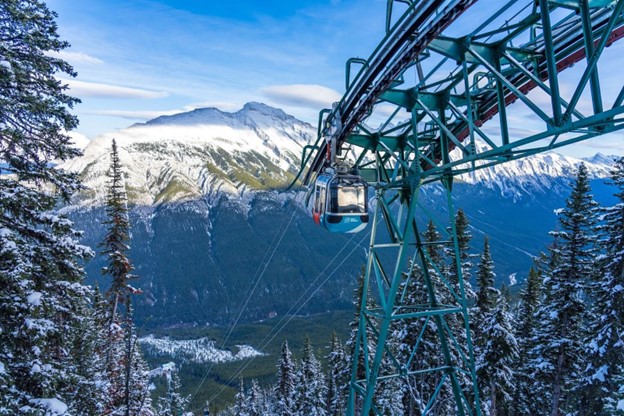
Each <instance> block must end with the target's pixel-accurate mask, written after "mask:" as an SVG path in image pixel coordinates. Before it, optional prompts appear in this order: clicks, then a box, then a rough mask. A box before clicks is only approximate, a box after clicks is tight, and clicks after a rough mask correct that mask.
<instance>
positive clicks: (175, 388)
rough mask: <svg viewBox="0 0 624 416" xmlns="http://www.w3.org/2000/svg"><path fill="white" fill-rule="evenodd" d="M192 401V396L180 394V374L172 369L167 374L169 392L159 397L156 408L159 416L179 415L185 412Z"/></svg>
mask: <svg viewBox="0 0 624 416" xmlns="http://www.w3.org/2000/svg"><path fill="white" fill-rule="evenodd" d="M189 401H190V396H183V395H182V394H180V376H179V375H178V372H177V371H172V372H171V374H169V375H168V376H167V393H166V395H165V396H164V397H159V398H158V404H157V408H156V415H157V416H178V415H180V414H183V411H184V409H185V408H186V406H187V405H188V403H189Z"/></svg>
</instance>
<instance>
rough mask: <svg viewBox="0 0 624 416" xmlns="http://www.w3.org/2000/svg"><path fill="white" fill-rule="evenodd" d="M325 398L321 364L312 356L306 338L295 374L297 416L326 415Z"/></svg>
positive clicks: (310, 344) (308, 340) (312, 352)
mask: <svg viewBox="0 0 624 416" xmlns="http://www.w3.org/2000/svg"><path fill="white" fill-rule="evenodd" d="M326 397H327V385H326V383H325V377H324V376H323V371H322V369H321V363H320V362H319V361H318V360H317V358H316V356H315V355H314V351H313V349H312V343H311V342H310V338H309V337H306V339H305V341H304V345H303V354H302V358H301V364H300V365H299V371H298V372H297V386H296V396H295V403H296V411H297V413H296V414H297V415H298V416H304V415H306V416H325V415H327V409H326V408H325V399H326Z"/></svg>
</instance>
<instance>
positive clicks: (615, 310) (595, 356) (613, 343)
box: [578, 158, 624, 415]
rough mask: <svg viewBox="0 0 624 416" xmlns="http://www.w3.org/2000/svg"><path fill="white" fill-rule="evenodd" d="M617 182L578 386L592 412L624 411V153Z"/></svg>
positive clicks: (583, 405) (607, 212)
mask: <svg viewBox="0 0 624 416" xmlns="http://www.w3.org/2000/svg"><path fill="white" fill-rule="evenodd" d="M611 183H612V185H614V186H615V187H616V188H617V190H618V191H617V192H616V193H615V197H616V198H617V201H618V202H617V204H616V205H615V206H613V207H609V208H606V209H602V218H603V221H604V226H603V227H602V232H603V234H604V237H603V238H602V239H601V246H602V251H603V253H604V255H603V257H602V258H601V259H600V261H599V267H600V273H597V274H596V278H595V279H594V284H593V286H592V292H593V294H594V299H595V301H594V304H593V310H594V312H595V313H594V319H593V321H592V322H591V323H590V331H589V336H588V338H587V340H586V342H585V345H586V347H585V352H586V354H587V366H586V367H585V369H584V372H583V378H582V380H581V383H580V385H579V388H578V394H579V395H580V396H581V408H582V409H584V411H585V414H592V415H612V414H624V394H623V393H624V391H621V390H620V386H622V384H621V383H622V381H623V380H624V158H620V159H618V160H616V162H615V166H614V168H613V171H612V172H611ZM618 405H621V408H620V409H619V410H618ZM618 412H619V413H618Z"/></svg>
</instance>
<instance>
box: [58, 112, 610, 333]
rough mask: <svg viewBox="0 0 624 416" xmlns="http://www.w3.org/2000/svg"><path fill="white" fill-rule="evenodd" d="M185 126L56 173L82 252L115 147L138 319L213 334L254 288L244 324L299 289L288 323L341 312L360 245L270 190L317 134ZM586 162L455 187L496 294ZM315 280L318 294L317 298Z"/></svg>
mask: <svg viewBox="0 0 624 416" xmlns="http://www.w3.org/2000/svg"><path fill="white" fill-rule="evenodd" d="M191 113H193V112H191ZM188 114H189V113H183V114H181V115H178V116H177V117H176V116H167V117H164V118H160V121H158V122H154V121H151V123H150V122H147V123H143V124H140V125H134V126H131V127H128V128H126V129H122V130H120V131H118V132H114V133H107V134H106V135H103V136H100V137H98V138H97V139H95V140H94V141H93V142H92V143H90V144H89V146H88V147H87V148H86V149H85V154H84V156H83V157H81V158H78V159H75V160H73V161H69V162H67V163H65V164H64V165H63V166H62V167H64V168H67V169H71V170H73V171H74V172H78V173H79V174H80V176H81V177H82V179H83V182H84V184H85V185H86V187H87V188H86V189H85V190H84V191H82V192H81V193H80V194H78V195H77V197H76V198H75V199H74V201H73V204H74V205H73V206H72V207H70V208H68V209H67V211H68V212H70V214H71V216H72V219H74V221H75V222H76V227H77V228H78V229H82V230H85V240H84V243H85V245H88V246H90V247H93V248H95V247H97V244H98V243H99V242H100V241H101V240H102V238H103V235H104V231H105V226H104V225H103V222H104V220H105V212H104V204H105V200H106V199H105V198H106V189H107V187H106V182H107V177H106V172H107V171H108V168H109V165H110V155H109V153H110V143H111V141H112V139H113V138H116V139H117V145H118V150H119V156H120V159H121V164H122V166H123V170H124V172H125V174H124V179H125V184H126V190H127V194H128V197H129V207H130V220H131V233H132V248H131V250H130V258H131V260H132V261H133V263H134V264H135V267H136V271H135V272H136V274H137V275H139V276H141V279H140V281H141V282H140V285H139V286H140V287H141V289H142V290H143V292H144V295H143V296H142V297H141V299H140V300H138V305H137V310H136V312H137V319H138V320H140V321H141V322H143V323H145V322H148V321H149V322H150V325H155V326H158V325H170V324H175V323H198V324H204V323H209V324H224V323H227V322H230V321H231V320H232V319H234V318H235V316H236V313H237V312H238V307H239V306H240V302H241V301H242V300H241V296H244V295H245V294H247V293H248V291H249V288H250V287H251V285H252V283H253V285H254V287H257V290H256V293H255V295H254V302H251V303H250V304H249V305H248V307H247V310H246V311H245V314H244V316H243V317H242V319H243V320H244V321H253V320H260V319H265V318H266V317H268V316H271V315H273V314H275V313H276V314H277V315H278V316H280V315H282V314H284V313H288V311H289V310H291V307H292V302H293V300H295V299H300V297H301V296H302V293H306V291H308V290H310V288H311V287H314V288H316V289H317V290H316V291H315V292H314V293H315V295H314V297H313V298H311V300H310V301H309V302H308V303H307V304H305V307H304V306H303V305H302V310H301V311H300V312H298V313H300V314H308V313H319V312H324V311H327V310H338V309H340V308H351V301H352V293H353V289H354V287H355V282H356V281H357V279H358V276H359V273H360V270H361V266H362V265H363V264H364V262H365V256H364V250H361V249H359V247H360V246H359V245H360V244H364V245H365V244H366V243H364V242H363V241H364V240H365V236H366V235H365V234H361V236H360V235H358V236H357V238H355V239H353V240H351V239H350V238H349V237H351V236H345V235H336V234H332V233H328V232H326V231H325V230H323V229H322V228H320V227H318V226H317V225H316V224H314V223H313V221H312V220H311V218H310V216H309V212H308V211H307V209H308V208H307V207H305V206H304V204H303V202H302V201H303V200H304V198H303V195H302V192H300V191H288V192H281V191H280V189H281V188H283V187H284V186H285V185H286V184H288V183H290V181H292V179H293V178H294V176H295V174H296V172H297V170H298V168H299V163H300V162H299V158H300V154H301V150H302V148H303V146H304V145H305V144H308V143H310V142H311V141H312V140H313V138H315V135H316V130H315V128H314V127H313V126H311V125H310V124H308V123H304V122H301V121H298V120H296V119H295V118H294V117H292V116H288V115H286V117H284V114H285V113H283V111H282V110H277V109H272V108H271V107H269V106H266V105H264V104H259V103H251V104H249V105H247V106H246V107H244V108H243V109H242V110H240V111H238V112H235V113H225V112H221V111H220V110H212V109H208V110H206V111H203V112H202V111H199V112H196V113H195V116H201V115H202V114H203V115H206V116H207V117H206V118H204V119H203V120H204V121H205V120H206V119H209V120H212V121H211V122H210V123H208V124H206V123H204V122H202V121H201V120H200V119H201V117H200V118H198V117H193V118H192V120H194V121H193V122H192V123H190V122H189V120H191V119H189V118H188ZM171 117H173V118H171ZM157 120H158V119H157ZM176 123H179V125H176ZM202 123H203V124H202ZM211 123H212V124H211ZM596 160H597V161H598V162H599V163H593V162H592V161H583V160H580V159H575V158H569V157H566V156H561V155H558V154H556V153H547V154H542V155H539V157H533V158H532V159H528V158H527V159H522V160H520V161H511V162H507V164H504V165H499V166H500V167H499V166H497V167H495V168H494V169H481V170H479V171H477V172H476V173H474V174H469V175H464V176H463V177H460V178H458V180H457V184H456V185H455V186H454V195H453V198H454V200H455V201H456V206H457V207H462V208H465V211H466V212H467V214H468V216H469V218H470V221H471V224H472V225H473V231H474V234H475V240H474V241H473V244H472V247H473V251H478V249H479V247H480V244H481V242H482V239H483V237H484V236H485V235H488V236H490V238H491V239H492V241H498V242H500V244H497V245H496V246H494V245H493V247H492V250H493V256H494V258H495V259H496V258H500V259H503V260H504V261H503V262H501V264H500V265H499V266H498V272H497V273H498V275H499V278H498V281H499V283H500V282H501V281H506V280H505V279H507V277H508V276H511V275H514V276H515V274H518V276H522V275H523V273H525V272H526V271H527V270H528V268H529V267H530V265H531V263H532V257H533V256H535V255H537V254H538V253H539V251H540V250H543V249H544V247H545V246H546V244H548V234H547V232H548V231H550V230H551V229H553V227H554V226H555V223H556V216H555V214H554V211H555V210H556V209H557V208H560V207H561V206H563V205H564V203H565V198H566V197H567V195H568V194H569V189H570V188H569V183H570V182H571V181H572V179H573V175H574V173H575V168H576V166H577V165H578V164H579V163H581V162H583V163H586V165H587V166H588V169H589V171H590V172H591V174H592V175H593V176H592V177H594V178H597V179H598V180H599V179H600V178H603V177H604V176H606V175H607V172H608V167H607V165H605V164H604V163H600V161H601V160H602V161H604V157H602V158H601V157H598V156H596ZM527 172H531V173H532V175H524V173H527ZM439 188H440V186H439V185H438V184H431V185H427V186H425V187H424V188H423V190H422V195H423V198H424V199H423V203H426V204H429V205H430V206H431V207H440V206H445V205H446V204H445V203H444V204H442V203H441V202H440V201H441V200H440V198H442V197H443V195H442V192H441V190H440V189H439ZM501 195H502V196H503V198H501ZM439 214H440V216H441V218H440V221H443V220H444V219H443V218H442V216H443V215H445V214H444V213H443V212H439ZM510 218H514V220H513V221H510ZM362 238H364V240H362V242H359V241H360V240H361V239H362ZM351 251H353V253H354V254H353V255H352V256H348V257H341V256H344V254H342V255H341V253H348V252H351ZM343 260H344V264H343V263H342V261H343ZM103 265H104V264H103V259H102V258H96V259H95V260H94V261H92V262H90V263H89V264H88V265H87V273H88V276H89V280H88V281H89V282H90V283H96V282H98V283H99V284H100V285H101V286H103V287H105V286H106V282H105V281H102V278H101V274H100V270H101V267H102V266H103ZM260 270H262V274H259V273H260ZM330 273H331V279H330V278H329V277H327V278H324V276H325V275H327V274H330ZM321 278H323V281H325V282H326V283H325V284H324V285H323V286H322V287H320V286H319V287H316V286H315V285H316V283H315V282H317V281H318V280H319V279H321ZM514 279H515V277H514ZM521 280H522V277H519V278H518V281H521Z"/></svg>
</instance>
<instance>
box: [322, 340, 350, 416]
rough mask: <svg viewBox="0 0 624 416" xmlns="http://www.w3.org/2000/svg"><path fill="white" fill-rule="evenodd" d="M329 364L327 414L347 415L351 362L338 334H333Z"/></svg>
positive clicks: (328, 357)
mask: <svg viewBox="0 0 624 416" xmlns="http://www.w3.org/2000/svg"><path fill="white" fill-rule="evenodd" d="M329 348H330V350H329V355H328V356H327V363H328V366H329V369H328V371H327V414H328V416H341V415H343V414H344V413H345V409H346V405H347V396H348V394H349V389H348V387H349V376H348V369H349V360H348V358H347V356H346V354H345V350H344V347H343V345H342V343H341V342H340V340H339V339H338V336H337V335H336V333H335V332H334V333H332V337H331V340H330V346H329Z"/></svg>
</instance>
